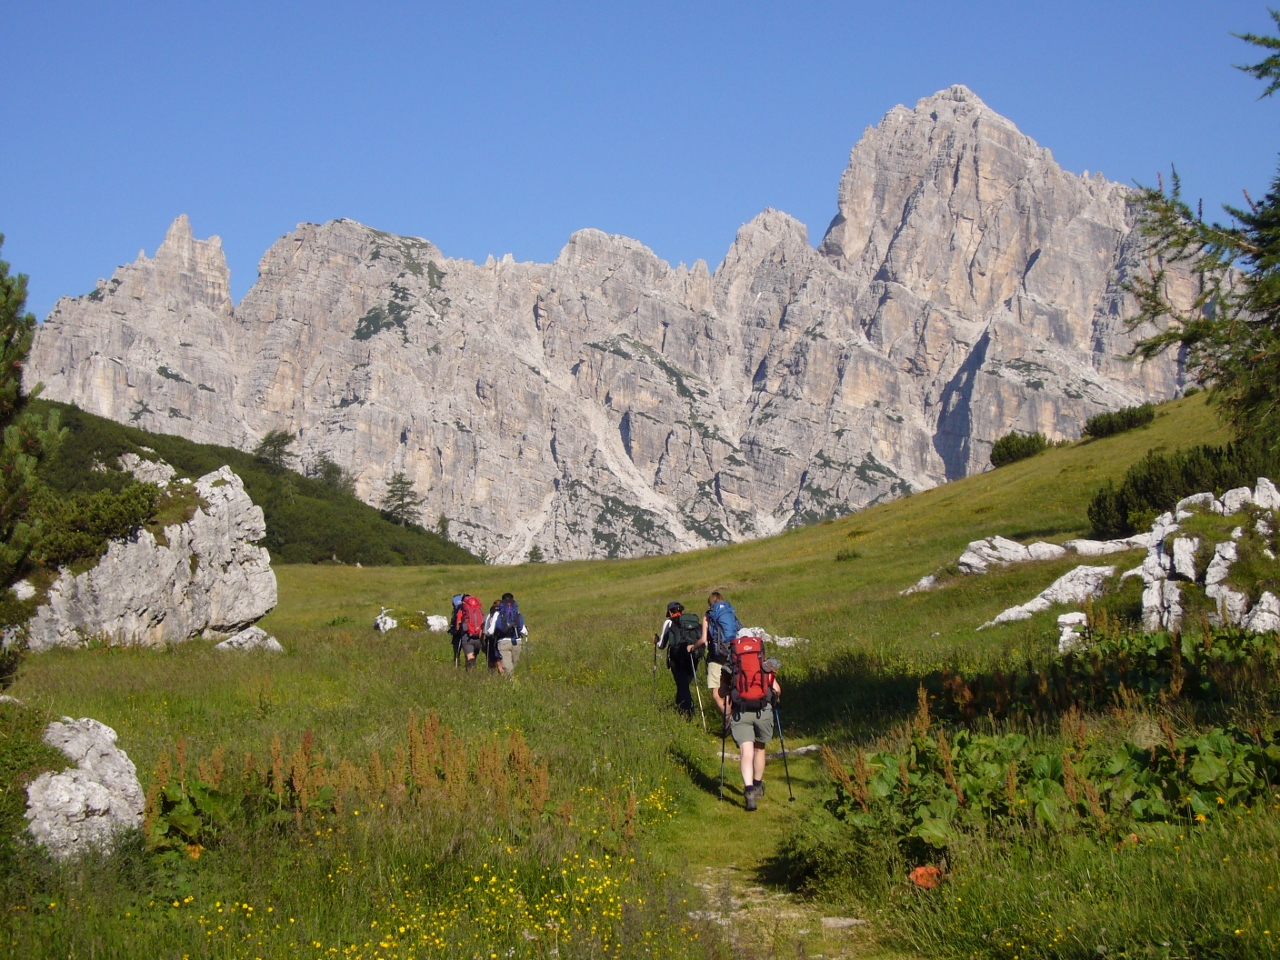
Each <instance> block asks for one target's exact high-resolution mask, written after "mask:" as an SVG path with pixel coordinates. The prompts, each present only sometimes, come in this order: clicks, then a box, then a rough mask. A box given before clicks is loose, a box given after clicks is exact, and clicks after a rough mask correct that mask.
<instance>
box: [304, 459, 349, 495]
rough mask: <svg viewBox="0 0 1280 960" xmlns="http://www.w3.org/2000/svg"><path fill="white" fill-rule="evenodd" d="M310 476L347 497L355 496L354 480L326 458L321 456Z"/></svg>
mask: <svg viewBox="0 0 1280 960" xmlns="http://www.w3.org/2000/svg"><path fill="white" fill-rule="evenodd" d="M312 475H313V476H314V477H315V478H316V479H317V480H319V481H320V482H321V483H323V484H324V485H325V486H327V487H332V488H333V489H334V490H338V491H340V492H342V493H345V494H347V495H348V496H352V497H354V496H355V495H356V478H355V477H353V476H352V475H351V474H350V473H348V472H347V471H346V470H344V469H343V468H342V467H340V466H338V465H337V464H336V463H334V462H333V461H332V460H330V459H329V458H328V457H327V456H323V455H322V456H321V457H320V459H319V460H318V461H316V465H315V466H314V467H313V468H312Z"/></svg>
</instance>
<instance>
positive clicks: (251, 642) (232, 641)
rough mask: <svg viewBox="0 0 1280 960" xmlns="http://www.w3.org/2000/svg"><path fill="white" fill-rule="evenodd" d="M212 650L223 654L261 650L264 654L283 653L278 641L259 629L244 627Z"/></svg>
mask: <svg viewBox="0 0 1280 960" xmlns="http://www.w3.org/2000/svg"><path fill="white" fill-rule="evenodd" d="M213 649H215V650H220V651H222V652H224V653H226V652H229V651H235V650H243V651H248V650H262V651H264V652H266V653H284V647H282V646H280V641H279V640H277V639H276V638H275V637H273V636H271V634H269V633H267V631H265V630H263V629H262V628H261V627H245V628H244V629H243V630H241V631H240V632H239V633H237V634H236V635H235V636H233V637H227V639H225V640H223V641H222V642H221V643H219V644H217V645H216V646H215V647H214V648H213Z"/></svg>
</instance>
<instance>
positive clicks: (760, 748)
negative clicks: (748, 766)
mask: <svg viewBox="0 0 1280 960" xmlns="http://www.w3.org/2000/svg"><path fill="white" fill-rule="evenodd" d="M751 746H752V747H754V748H755V755H756V756H755V770H754V772H755V775H756V776H755V779H757V780H763V779H764V761H765V759H766V758H767V757H768V756H769V749H768V747H766V746H765V745H764V744H763V743H753V744H752V745H751ZM743 756H744V757H745V756H746V754H745V753H744V754H743Z"/></svg>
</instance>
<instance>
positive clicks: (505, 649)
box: [490, 593, 529, 677]
mask: <svg viewBox="0 0 1280 960" xmlns="http://www.w3.org/2000/svg"><path fill="white" fill-rule="evenodd" d="M490 617H491V621H490V622H491V624H492V629H493V640H494V644H493V650H494V652H493V653H491V654H490V657H491V658H493V659H491V662H496V664H497V668H498V672H499V673H501V674H504V675H506V676H508V677H509V676H512V675H514V674H515V672H516V664H517V663H518V662H519V660H520V641H521V640H522V639H527V638H528V636H529V631H528V629H527V628H526V627H525V625H524V617H523V615H521V613H520V607H519V605H518V604H517V603H516V598H515V597H513V596H512V595H511V594H509V593H504V594H503V595H502V599H501V600H499V601H498V608H497V610H495V611H493V613H491V614H490Z"/></svg>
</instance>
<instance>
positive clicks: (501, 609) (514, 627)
mask: <svg viewBox="0 0 1280 960" xmlns="http://www.w3.org/2000/svg"><path fill="white" fill-rule="evenodd" d="M523 626H524V617H522V616H520V607H519V606H518V605H517V604H516V602H515V601H514V600H503V601H502V602H501V603H500V604H498V621H497V623H496V624H495V625H494V630H493V635H494V636H495V637H498V638H499V639H503V640H514V641H515V642H517V643H519V642H520V628H521V627H523Z"/></svg>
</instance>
